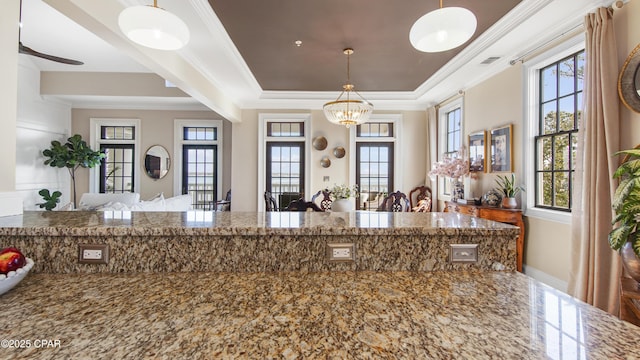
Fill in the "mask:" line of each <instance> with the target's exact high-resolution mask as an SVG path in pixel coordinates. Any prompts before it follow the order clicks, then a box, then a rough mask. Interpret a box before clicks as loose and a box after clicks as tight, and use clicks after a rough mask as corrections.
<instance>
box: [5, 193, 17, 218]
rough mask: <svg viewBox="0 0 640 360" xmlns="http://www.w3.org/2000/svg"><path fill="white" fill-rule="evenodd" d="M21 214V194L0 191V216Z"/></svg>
mask: <svg viewBox="0 0 640 360" xmlns="http://www.w3.org/2000/svg"><path fill="white" fill-rule="evenodd" d="M13 215H22V196H20V194H19V193H17V192H0V216H13Z"/></svg>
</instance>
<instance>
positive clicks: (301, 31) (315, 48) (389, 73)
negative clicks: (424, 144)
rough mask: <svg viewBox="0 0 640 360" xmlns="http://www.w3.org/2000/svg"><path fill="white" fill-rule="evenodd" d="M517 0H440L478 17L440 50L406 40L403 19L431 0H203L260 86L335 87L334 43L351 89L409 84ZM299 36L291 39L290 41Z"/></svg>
mask: <svg viewBox="0 0 640 360" xmlns="http://www.w3.org/2000/svg"><path fill="white" fill-rule="evenodd" d="M520 1H521V0H483V1H478V0H445V1H444V2H443V6H444V7H448V6H462V7H465V8H467V9H469V10H471V11H472V12H473V13H474V14H475V15H476V17H477V19H478V28H477V30H476V33H475V34H474V36H473V37H472V38H471V40H470V41H468V42H467V43H465V44H464V45H462V46H460V47H458V48H456V49H453V50H449V51H445V52H442V53H422V52H420V51H418V50H415V49H414V48H413V47H412V46H411V44H410V43H409V30H410V29H411V25H413V23H414V22H415V21H416V20H417V19H418V18H420V17H421V16H422V15H424V14H426V13H427V12H429V11H432V10H434V9H436V8H437V7H439V0H403V1H389V0H272V1H264V0H253V1H237V0H209V4H211V7H212V9H213V10H214V12H215V13H216V15H217V16H218V18H219V19H220V21H221V22H222V24H223V25H224V27H225V29H226V31H227V33H228V34H229V36H230V37H231V40H232V41H233V43H234V44H235V46H236V47H237V49H238V50H239V51H240V54H241V55H242V57H243V58H244V60H245V62H246V63H247V65H248V66H249V68H250V69H251V72H252V73H253V75H254V76H255V78H256V79H257V81H258V83H259V84H260V86H261V87H262V89H263V90H283V91H338V90H340V89H341V86H342V84H343V83H344V82H345V80H346V76H347V59H346V55H344V54H343V52H342V50H343V49H344V48H346V47H352V48H354V50H355V52H354V54H353V55H352V56H351V80H352V82H353V83H354V84H355V86H356V90H359V91H413V90H415V89H416V88H417V87H418V86H420V85H421V84H422V83H424V82H425V81H426V80H427V79H428V78H429V77H431V75H433V74H434V73H435V72H436V71H437V70H438V69H439V68H441V67H442V66H443V65H445V64H446V63H447V62H448V61H449V60H451V58H453V57H454V56H455V55H456V54H457V53H458V52H459V51H460V50H462V49H463V48H464V47H465V46H466V45H468V44H469V43H470V42H472V41H473V40H474V39H475V38H476V37H478V36H479V35H480V34H482V33H483V32H484V31H485V30H487V29H488V28H489V27H490V26H491V25H493V24H494V23H495V22H496V21H497V20H499V19H500V18H501V17H503V16H504V15H505V14H507V13H508V12H509V11H510V10H511V9H512V8H513V7H515V6H516V5H517V4H518V3H519V2H520ZM296 40H300V41H302V45H301V46H296V44H295V41H296Z"/></svg>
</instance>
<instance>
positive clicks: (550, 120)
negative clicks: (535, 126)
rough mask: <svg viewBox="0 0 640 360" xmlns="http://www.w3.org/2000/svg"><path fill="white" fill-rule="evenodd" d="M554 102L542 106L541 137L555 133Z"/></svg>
mask: <svg viewBox="0 0 640 360" xmlns="http://www.w3.org/2000/svg"><path fill="white" fill-rule="evenodd" d="M556 108H557V105H556V102H555V101H550V102H548V103H546V104H543V105H542V112H541V113H542V115H543V116H544V122H543V126H544V127H543V128H542V131H541V132H542V135H547V134H552V133H554V132H556V131H557V128H556V115H557V114H556Z"/></svg>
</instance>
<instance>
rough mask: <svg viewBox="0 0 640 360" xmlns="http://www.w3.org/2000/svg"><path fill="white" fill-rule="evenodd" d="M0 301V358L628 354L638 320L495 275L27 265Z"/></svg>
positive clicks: (637, 351)
mask: <svg viewBox="0 0 640 360" xmlns="http://www.w3.org/2000/svg"><path fill="white" fill-rule="evenodd" d="M0 307H1V308H2V316H1V317H0V329H2V330H0V334H1V336H0V337H1V338H2V339H6V340H7V341H6V342H3V343H2V344H3V345H2V347H1V348H0V358H2V359H31V360H33V359H234V358H238V359H275V358H278V359H296V358H297V359H327V358H329V359H563V360H568V359H607V360H611V359H638V358H640V347H639V346H638V345H637V340H638V339H640V328H638V327H636V326H634V325H631V324H629V323H626V322H623V321H621V320H619V319H617V318H615V317H613V316H611V315H609V314H607V313H605V312H603V311H601V310H598V309H596V308H594V307H591V306H589V305H586V304H584V303H582V302H580V301H577V300H575V299H572V298H571V297H569V296H567V295H566V294H563V293H561V292H559V291H557V290H554V289H552V288H550V287H548V286H546V285H543V284H541V283H539V282H537V281H535V280H533V279H531V278H529V277H527V276H526V275H523V274H521V273H517V272H506V271H478V272H475V271H432V272H418V271H415V272H402V271H394V272H372V271H334V272H300V271H297V272H277V273H187V272H182V273H160V272H157V273H125V274H106V273H101V274H43V273H40V274H38V273H36V274H29V275H28V276H27V277H26V278H25V279H24V280H23V281H22V282H21V283H20V284H18V286H17V287H16V288H14V289H13V290H11V291H10V292H8V293H6V294H4V295H2V296H0ZM9 341H10V342H9Z"/></svg>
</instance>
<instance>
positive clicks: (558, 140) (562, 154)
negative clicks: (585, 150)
mask: <svg viewBox="0 0 640 360" xmlns="http://www.w3.org/2000/svg"><path fill="white" fill-rule="evenodd" d="M554 156H555V158H554V160H555V163H554V170H569V156H570V154H569V135H568V134H567V135H561V136H556V137H555V140H554Z"/></svg>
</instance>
